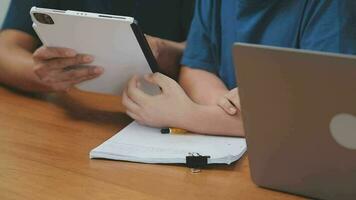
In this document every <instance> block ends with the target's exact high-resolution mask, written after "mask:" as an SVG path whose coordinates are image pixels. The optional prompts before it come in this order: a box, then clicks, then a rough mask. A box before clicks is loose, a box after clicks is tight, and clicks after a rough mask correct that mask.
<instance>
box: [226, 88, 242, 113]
mask: <svg viewBox="0 0 356 200" xmlns="http://www.w3.org/2000/svg"><path fill="white" fill-rule="evenodd" d="M225 96H226V98H227V99H229V100H230V102H232V103H233V104H234V106H235V107H236V108H237V109H240V97H239V94H238V90H237V88H235V89H233V90H231V91H230V92H229V93H228V94H226V95H225Z"/></svg>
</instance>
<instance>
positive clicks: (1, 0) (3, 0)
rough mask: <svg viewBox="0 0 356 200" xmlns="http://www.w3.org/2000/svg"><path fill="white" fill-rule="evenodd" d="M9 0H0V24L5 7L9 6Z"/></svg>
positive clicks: (3, 16)
mask: <svg viewBox="0 0 356 200" xmlns="http://www.w3.org/2000/svg"><path fill="white" fill-rule="evenodd" d="M9 3H10V0H0V26H1V25H2V22H3V21H4V18H5V15H6V13H7V9H8V7H9Z"/></svg>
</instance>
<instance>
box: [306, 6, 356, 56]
mask: <svg viewBox="0 0 356 200" xmlns="http://www.w3.org/2000/svg"><path fill="white" fill-rule="evenodd" d="M303 26H304V27H303V31H302V35H301V41H300V48H302V49H310V50H317V51H327V52H334V53H344V54H356V1H355V0H342V1H340V0H325V1H316V0H314V1H309V2H308V5H307V8H306V12H305V17H304V22H303Z"/></svg>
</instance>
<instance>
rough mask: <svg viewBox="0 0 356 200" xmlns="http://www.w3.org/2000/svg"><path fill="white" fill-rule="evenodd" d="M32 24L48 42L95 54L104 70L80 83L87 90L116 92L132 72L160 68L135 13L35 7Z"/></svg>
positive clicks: (41, 37)
mask: <svg viewBox="0 0 356 200" xmlns="http://www.w3.org/2000/svg"><path fill="white" fill-rule="evenodd" d="M30 13H31V18H32V21H33V28H34V30H35V31H36V33H37V35H38V37H39V38H40V40H41V41H42V43H43V44H44V45H45V46H49V47H65V48H71V49H74V50H75V51H77V52H78V53H81V54H89V55H92V56H94V58H95V61H94V62H93V63H91V64H90V65H97V66H102V67H104V73H103V74H102V75H101V76H100V77H98V78H96V79H93V80H89V81H86V82H83V83H80V84H79V85H78V88H79V89H81V90H85V91H91V92H98V93H105V94H116V95H119V94H121V92H122V91H123V89H124V87H125V85H126V83H127V81H128V80H129V79H130V78H131V76H132V75H134V74H138V75H143V74H148V73H152V72H157V71H158V65H157V62H156V60H155V58H154V56H153V54H152V52H151V49H150V48H149V45H148V43H147V41H146V38H145V36H144V35H143V33H142V32H141V30H140V28H139V27H138V25H137V23H136V22H135V20H134V19H133V18H132V17H125V16H115V15H106V14H97V13H88V12H79V11H71V10H67V11H63V10H53V9H44V8H37V7H33V8H32V9H31V11H30Z"/></svg>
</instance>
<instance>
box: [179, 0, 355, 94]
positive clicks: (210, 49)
mask: <svg viewBox="0 0 356 200" xmlns="http://www.w3.org/2000/svg"><path fill="white" fill-rule="evenodd" d="M234 42H245V43H253V44H263V45H272V46H280V47H290V48H298V49H309V50H317V51H327V52H336V53H345V54H356V1H355V0H322V1H321V0H289V1H285V0H197V2H196V8H195V15H194V18H193V21H192V25H191V29H190V33H189V36H188V43H187V48H186V50H185V53H184V56H183V59H182V64H183V65H186V66H189V67H191V68H196V69H202V70H206V71H209V72H212V73H214V74H216V75H218V76H219V78H220V79H221V80H222V81H224V83H225V84H226V86H227V87H228V88H229V89H232V88H234V87H236V80H235V70H234V66H233V59H232V47H233V43H234Z"/></svg>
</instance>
